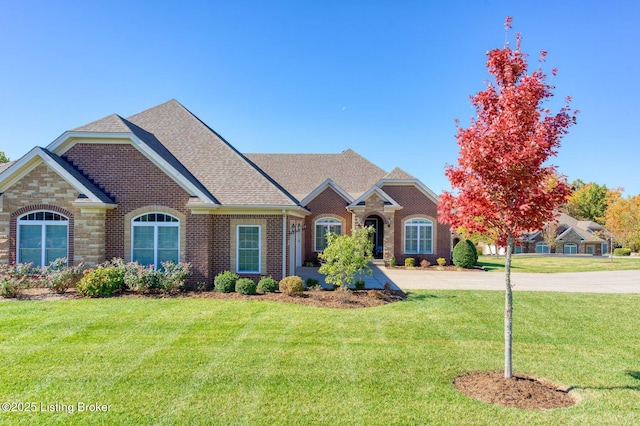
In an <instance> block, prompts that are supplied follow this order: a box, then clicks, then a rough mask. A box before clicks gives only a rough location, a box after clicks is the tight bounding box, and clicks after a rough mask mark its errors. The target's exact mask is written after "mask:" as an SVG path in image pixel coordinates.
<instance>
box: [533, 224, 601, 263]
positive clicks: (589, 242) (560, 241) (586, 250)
mask: <svg viewBox="0 0 640 426" xmlns="http://www.w3.org/2000/svg"><path fill="white" fill-rule="evenodd" d="M545 232H547V233H550V237H548V238H546V240H547V241H545V235H544V234H545ZM607 235H608V231H607V230H606V229H605V228H604V227H603V226H602V225H600V224H598V223H596V222H593V221H591V220H578V219H575V218H574V217H571V216H569V215H568V214H566V213H559V214H558V216H557V217H556V218H555V220H554V221H552V222H549V223H548V224H547V225H546V226H545V229H544V230H541V231H536V232H532V233H530V234H527V235H526V236H525V238H523V240H522V244H521V246H520V247H521V251H520V252H521V253H563V254H591V255H594V256H601V255H602V254H604V253H607V251H608V244H607ZM550 240H552V241H551V244H549V241H550Z"/></svg>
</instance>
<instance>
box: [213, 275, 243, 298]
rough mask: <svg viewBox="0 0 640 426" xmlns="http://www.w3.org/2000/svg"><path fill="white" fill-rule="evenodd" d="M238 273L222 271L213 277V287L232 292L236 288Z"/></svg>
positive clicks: (218, 290) (223, 291)
mask: <svg viewBox="0 0 640 426" xmlns="http://www.w3.org/2000/svg"><path fill="white" fill-rule="evenodd" d="M238 278H240V277H238V274H234V273H233V272H230V271H224V272H220V273H219V274H218V275H216V277H215V278H214V279H213V288H214V290H215V291H217V292H219V293H231V292H233V291H235V290H236V281H238Z"/></svg>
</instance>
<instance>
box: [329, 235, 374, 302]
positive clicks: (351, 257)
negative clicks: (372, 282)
mask: <svg viewBox="0 0 640 426" xmlns="http://www.w3.org/2000/svg"><path fill="white" fill-rule="evenodd" d="M373 232H374V230H373V227H372V226H368V227H366V228H362V229H358V230H355V231H353V233H352V235H337V234H334V233H331V232H330V233H328V234H327V247H326V248H325V249H324V252H322V253H320V254H319V255H318V257H319V258H320V261H321V262H322V265H321V266H320V269H319V270H318V272H320V273H321V274H324V275H326V276H327V277H326V278H325V281H326V282H327V283H329V284H333V285H336V286H340V287H342V289H343V290H346V289H347V288H348V287H349V286H350V285H352V284H353V283H354V282H355V277H356V275H358V274H362V273H365V274H370V273H371V267H370V266H369V263H370V262H371V261H372V260H373V242H372V241H371V238H370V235H371V234H372V233H373Z"/></svg>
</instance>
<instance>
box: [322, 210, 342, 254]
mask: <svg viewBox="0 0 640 426" xmlns="http://www.w3.org/2000/svg"><path fill="white" fill-rule="evenodd" d="M329 232H332V233H334V234H337V235H342V222H340V221H339V220H338V219H334V218H332V217H325V218H322V219H318V220H316V251H318V252H320V251H324V249H325V248H327V234H328V233H329Z"/></svg>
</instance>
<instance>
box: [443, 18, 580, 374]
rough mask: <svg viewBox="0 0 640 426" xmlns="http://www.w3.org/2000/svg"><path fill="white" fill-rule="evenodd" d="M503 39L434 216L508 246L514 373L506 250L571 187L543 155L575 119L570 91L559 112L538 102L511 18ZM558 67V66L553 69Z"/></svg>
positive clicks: (538, 74) (541, 90)
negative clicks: (490, 79)
mask: <svg viewBox="0 0 640 426" xmlns="http://www.w3.org/2000/svg"><path fill="white" fill-rule="evenodd" d="M505 27H506V31H507V41H506V42H505V46H504V47H503V48H502V49H493V50H491V51H489V52H488V53H487V57H488V60H487V68H488V71H489V74H491V75H492V76H493V78H494V82H489V84H488V86H487V88H486V89H485V90H483V91H481V92H479V93H478V94H476V95H475V96H472V97H471V102H472V104H473V105H474V107H475V110H476V116H475V117H473V118H471V122H470V125H469V127H467V128H462V127H461V126H460V125H459V122H458V127H457V128H458V132H457V135H456V139H457V141H458V145H459V146H460V155H459V158H458V165H457V166H453V165H448V166H447V167H446V171H445V174H446V176H447V178H448V179H449V181H450V183H451V187H452V188H453V189H454V190H455V191H456V192H455V193H451V192H447V191H445V192H444V193H443V194H442V195H441V197H440V202H439V205H438V218H439V220H440V221H442V222H444V223H448V224H450V225H452V227H453V228H454V229H457V228H459V227H464V228H466V229H468V230H469V231H471V232H477V233H479V234H487V233H490V232H491V233H493V235H496V236H497V244H499V245H502V246H506V247H507V255H506V260H505V276H506V295H505V377H506V378H509V377H512V367H511V341H512V339H511V335H512V312H513V307H512V293H511V254H512V253H513V247H514V243H515V242H516V241H517V240H518V239H519V238H521V237H522V236H523V234H524V233H525V232H527V231H531V230H538V229H542V228H543V225H544V223H545V222H547V221H548V220H550V219H552V218H553V215H554V211H555V210H556V209H557V208H558V207H559V205H560V204H562V203H563V202H564V200H565V198H566V197H567V196H568V195H569V193H570V188H569V186H568V185H567V183H566V181H565V179H564V178H563V177H561V176H559V175H558V174H557V172H556V168H555V167H554V166H551V165H547V163H546V162H547V160H548V159H549V158H550V157H552V156H555V155H556V154H557V149H558V147H559V146H560V139H561V138H562V136H563V135H565V134H566V133H567V130H568V128H569V127H570V126H571V125H573V124H575V122H576V118H575V114H577V112H578V111H573V112H570V110H569V102H570V100H571V99H570V98H567V99H566V100H565V105H564V107H562V108H561V109H560V111H559V112H558V113H556V114H552V113H551V111H550V110H549V109H547V108H543V107H542V103H543V102H544V101H545V100H548V99H549V98H551V97H552V96H553V94H552V89H554V87H553V86H551V85H550V84H548V83H547V82H546V79H547V76H546V75H545V74H544V72H543V71H542V69H541V64H542V63H543V62H544V58H545V56H546V52H544V51H542V52H541V56H540V66H539V67H538V69H537V70H535V71H534V72H533V73H531V74H527V61H526V58H527V55H526V54H525V53H523V52H522V51H521V50H520V44H521V37H520V34H516V47H515V49H512V48H511V47H510V46H509V42H508V35H509V30H510V29H511V18H510V17H508V18H507V19H506V22H505ZM552 74H553V75H555V74H556V70H555V69H554V70H553V71H552Z"/></svg>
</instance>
